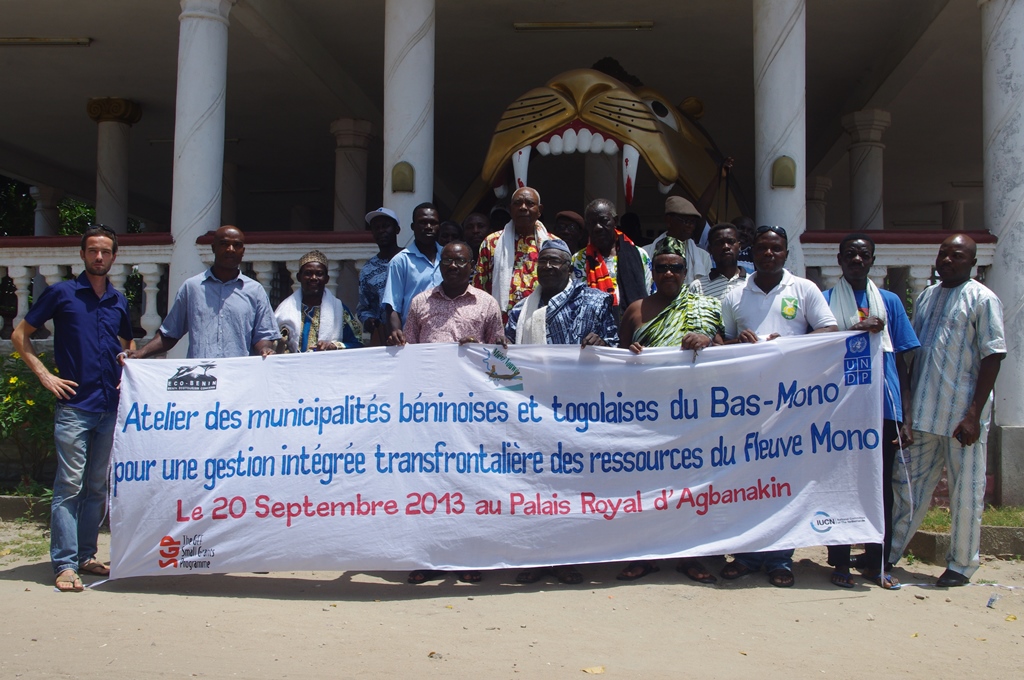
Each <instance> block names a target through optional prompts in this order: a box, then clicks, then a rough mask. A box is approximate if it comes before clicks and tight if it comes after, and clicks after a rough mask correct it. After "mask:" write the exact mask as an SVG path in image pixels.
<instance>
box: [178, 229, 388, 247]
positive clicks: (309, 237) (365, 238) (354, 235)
mask: <svg viewBox="0 0 1024 680" xmlns="http://www.w3.org/2000/svg"><path fill="white" fill-rule="evenodd" d="M196 243H199V244H202V245H210V244H211V243H213V232H206V233H205V234H203V235H202V236H200V237H199V238H197V239H196ZM245 243H246V245H250V246H251V245H256V244H284V245H287V244H290V243H323V244H338V243H373V234H371V233H370V232H369V231H250V232H247V233H246V235H245Z"/></svg>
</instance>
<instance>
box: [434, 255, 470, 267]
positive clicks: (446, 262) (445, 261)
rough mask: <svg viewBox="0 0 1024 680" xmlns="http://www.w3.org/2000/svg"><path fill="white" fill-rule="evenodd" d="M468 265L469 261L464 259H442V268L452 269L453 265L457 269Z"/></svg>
mask: <svg viewBox="0 0 1024 680" xmlns="http://www.w3.org/2000/svg"><path fill="white" fill-rule="evenodd" d="M467 264H469V260H467V259H466V258H464V257H442V258H441V266H442V267H451V266H452V265H455V266H456V267H465V266H466V265H467Z"/></svg>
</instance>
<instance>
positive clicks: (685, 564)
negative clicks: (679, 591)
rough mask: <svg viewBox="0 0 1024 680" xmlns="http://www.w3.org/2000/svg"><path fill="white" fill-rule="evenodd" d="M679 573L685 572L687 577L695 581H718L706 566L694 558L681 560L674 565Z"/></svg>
mask: <svg viewBox="0 0 1024 680" xmlns="http://www.w3.org/2000/svg"><path fill="white" fill-rule="evenodd" d="M676 571H678V572H679V573H680V574H686V576H687V578H689V579H690V580H691V581H696V582H697V583H718V579H717V578H716V577H715V575H714V574H712V573H711V572H710V571H708V570H707V568H706V567H705V566H704V565H703V564H702V563H701V562H700V560H696V559H688V560H683V561H682V562H680V563H679V566H677V567H676Z"/></svg>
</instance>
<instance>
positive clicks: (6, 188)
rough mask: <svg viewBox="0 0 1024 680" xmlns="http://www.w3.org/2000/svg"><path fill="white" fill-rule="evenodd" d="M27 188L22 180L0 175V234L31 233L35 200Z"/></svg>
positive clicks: (20, 234) (25, 234)
mask: <svg viewBox="0 0 1024 680" xmlns="http://www.w3.org/2000/svg"><path fill="white" fill-rule="evenodd" d="M28 189H29V187H28V185H27V184H25V183H24V182H19V181H18V180H15V179H9V178H7V177H3V176H0V235H3V236H31V235H32V233H33V231H34V229H35V226H34V225H35V210H36V202H35V201H34V200H33V199H32V196H30V195H29V193H28Z"/></svg>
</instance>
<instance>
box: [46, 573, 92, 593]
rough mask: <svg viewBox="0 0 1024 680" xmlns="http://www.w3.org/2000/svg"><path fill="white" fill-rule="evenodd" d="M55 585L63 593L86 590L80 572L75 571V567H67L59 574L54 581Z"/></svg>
mask: <svg viewBox="0 0 1024 680" xmlns="http://www.w3.org/2000/svg"><path fill="white" fill-rule="evenodd" d="M53 585H54V587H55V588H57V590H59V591H60V592H62V593H80V592H82V591H83V590H85V586H83V585H82V579H80V578H78V574H77V573H75V570H74V569H65V570H64V571H62V572H60V573H59V574H57V580H56V581H54V584H53ZM61 586H66V587H61Z"/></svg>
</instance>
